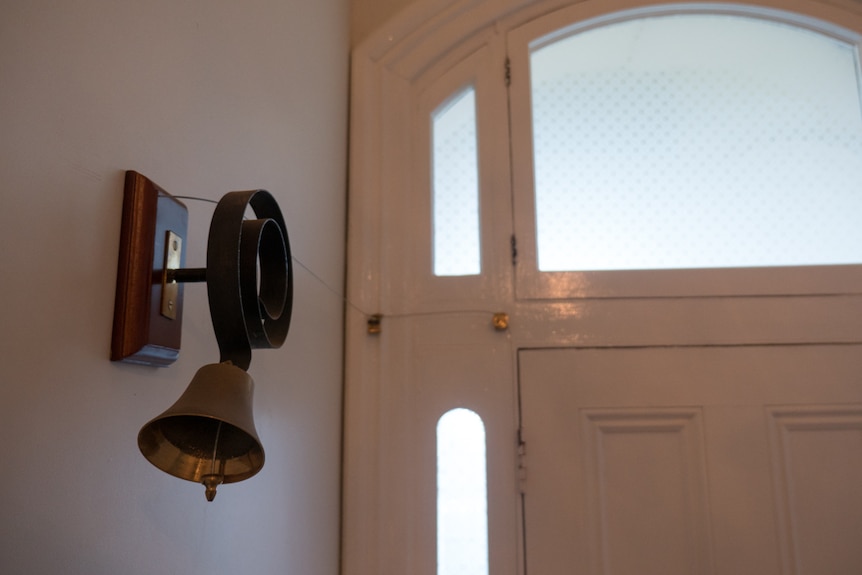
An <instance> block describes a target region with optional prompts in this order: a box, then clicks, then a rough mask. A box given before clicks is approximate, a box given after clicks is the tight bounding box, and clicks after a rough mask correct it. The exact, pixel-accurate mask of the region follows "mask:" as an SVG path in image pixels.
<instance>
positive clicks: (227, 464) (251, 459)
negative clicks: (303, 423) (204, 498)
mask: <svg viewBox="0 0 862 575" xmlns="http://www.w3.org/2000/svg"><path fill="white" fill-rule="evenodd" d="M253 394H254V381H252V379H251V377H250V376H249V375H248V373H246V372H245V370H242V369H240V368H238V367H236V366H235V365H232V364H230V363H218V364H210V365H205V366H203V367H202V368H200V369H199V370H198V372H197V373H196V374H195V376H194V378H192V381H191V383H190V384H189V386H188V388H187V389H186V391H185V392H184V393H183V394H182V395H181V396H180V398H179V399H178V400H177V401H176V403H174V404H173V405H172V406H171V407H169V408H168V409H167V410H166V411H165V412H164V413H162V414H161V415H159V416H158V417H156V418H154V419H152V420H151V421H150V422H149V423H147V424H146V425H144V427H142V428H141V431H140V433H138V447H139V448H140V450H141V453H142V454H143V455H144V457H146V458H147V460H148V461H149V462H150V463H152V464H153V465H155V466H156V467H158V468H159V469H161V470H162V471H164V472H165V473H169V474H170V475H173V476H174V477H179V478H180V479H186V480H188V481H194V482H195V483H201V482H202V481H203V478H204V477H205V476H219V477H221V478H222V480H221V481H220V482H221V483H235V482H237V481H242V480H244V479H248V478H249V477H251V476H253V475H255V474H256V473H257V472H258V471H260V470H261V468H262V467H263V462H264V452H263V445H262V444H261V442H260V439H259V438H258V436H257V430H256V429H255V426H254V418H253V414H252V403H253V401H252V400H253Z"/></svg>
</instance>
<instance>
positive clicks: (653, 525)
mask: <svg viewBox="0 0 862 575" xmlns="http://www.w3.org/2000/svg"><path fill="white" fill-rule="evenodd" d="M519 371H520V373H519V380H520V395H521V417H522V425H523V432H522V433H523V439H524V441H525V442H526V469H527V473H526V480H525V482H524V525H525V528H524V532H525V540H526V543H525V546H526V572H527V573H529V574H530V575H554V574H562V573H578V574H599V573H602V574H613V575H627V574H632V575H634V574H637V575H676V574H686V575H694V574H727V575H743V574H752V575H771V574H778V573H782V574H798V575H808V574H810V575H825V574H847V575H849V574H853V573H862V544H860V542H862V345H859V344H852V345H776V346H756V345H755V346H729V347H643V348H587V349H544V350H521V351H520V353H519Z"/></svg>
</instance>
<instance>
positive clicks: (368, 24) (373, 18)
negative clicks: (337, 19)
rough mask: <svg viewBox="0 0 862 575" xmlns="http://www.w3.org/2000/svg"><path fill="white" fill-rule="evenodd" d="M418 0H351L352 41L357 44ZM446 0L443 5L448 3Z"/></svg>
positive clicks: (352, 43) (353, 44)
mask: <svg viewBox="0 0 862 575" xmlns="http://www.w3.org/2000/svg"><path fill="white" fill-rule="evenodd" d="M416 1H417V0H351V2H350V6H351V8H350V43H351V45H352V46H357V45H358V44H359V43H360V42H362V41H363V40H365V39H366V38H367V37H368V36H370V35H371V34H372V33H373V32H376V31H377V30H378V29H379V28H381V27H383V26H384V25H385V23H386V22H387V21H388V20H389V19H390V18H392V17H393V16H395V15H396V14H398V13H399V12H400V11H401V10H403V9H404V8H405V7H407V6H408V5H410V4H413V3H415V2H416ZM448 3H449V2H448V1H446V0H444V1H443V2H442V3H441V5H445V4H448Z"/></svg>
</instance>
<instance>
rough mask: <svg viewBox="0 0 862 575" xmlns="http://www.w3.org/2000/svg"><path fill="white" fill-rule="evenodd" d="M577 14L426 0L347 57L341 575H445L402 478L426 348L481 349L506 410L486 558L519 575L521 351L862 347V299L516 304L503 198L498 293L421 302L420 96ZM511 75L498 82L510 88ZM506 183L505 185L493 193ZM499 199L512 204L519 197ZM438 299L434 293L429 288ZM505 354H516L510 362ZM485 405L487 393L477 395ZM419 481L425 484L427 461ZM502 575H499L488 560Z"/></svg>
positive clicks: (829, 7) (550, 0) (599, 3)
mask: <svg viewBox="0 0 862 575" xmlns="http://www.w3.org/2000/svg"><path fill="white" fill-rule="evenodd" d="M570 4H572V2H571V0H543V1H538V2H537V1H530V0H417V1H416V2H414V3H412V4H410V5H409V6H407V8H406V9H405V10H404V11H403V12H402V13H401V14H399V15H398V16H396V18H394V19H393V20H392V21H390V22H388V23H387V24H386V25H385V26H384V27H382V28H381V29H380V30H378V31H377V32H376V33H374V34H372V35H371V36H370V37H369V38H368V39H367V40H366V41H365V42H363V43H362V44H361V45H360V46H359V47H357V48H356V50H355V51H354V52H353V54H352V78H351V84H352V90H351V136H350V157H351V162H350V165H351V167H350V179H349V188H350V190H349V221H348V262H347V265H348V274H347V278H348V279H347V286H346V294H347V295H346V297H347V301H348V302H349V303H348V304H347V305H346V306H345V310H346V327H345V329H346V333H345V399H344V413H345V422H344V465H343V469H344V471H343V473H344V475H343V523H342V525H343V527H342V572H343V573H344V574H345V575H358V574H369V575H372V574H373V575H381V574H386V573H392V574H396V573H398V574H400V573H405V572H413V573H429V574H431V573H434V570H433V565H432V566H431V568H430V570H429V569H428V568H427V566H425V565H422V566H420V568H417V564H418V563H419V562H425V561H427V560H428V557H429V554H428V552H427V549H425V548H424V547H423V545H424V544H423V543H421V540H422V539H423V538H427V537H429V536H431V537H433V535H432V533H433V532H431V533H429V532H428V525H427V522H426V523H424V524H422V525H419V526H417V525H415V524H414V522H413V515H411V514H416V513H419V514H424V513H427V507H423V508H421V509H418V508H416V507H414V506H413V504H412V503H411V501H412V500H413V496H414V495H415V492H414V491H413V490H412V489H413V488H411V487H410V486H408V485H406V484H405V478H408V479H409V478H410V477H411V475H410V473H409V468H411V467H412V466H414V464H415V463H416V462H417V457H419V455H417V453H416V446H417V445H419V444H421V441H423V440H422V439H421V437H417V436H416V435H415V433H414V431H415V427H414V426H415V417H414V416H413V415H412V412H411V410H415V409H421V408H423V404H422V403H421V401H422V399H423V397H424V396H422V395H421V394H420V393H419V392H417V390H416V389H414V388H413V387H411V386H410V385H409V382H410V379H411V378H412V377H415V376H416V373H417V370H418V369H420V368H421V367H422V366H423V365H424V364H422V363H421V362H417V361H416V359H415V357H416V356H415V349H416V346H424V347H425V348H426V349H429V350H431V351H429V352H428V353H427V354H426V356H425V357H426V358H428V357H430V358H432V359H431V360H429V361H434V362H445V359H441V356H439V355H435V354H437V352H438V351H440V350H444V349H446V347H447V346H450V347H451V348H453V349H454V348H458V347H461V346H473V349H475V350H477V354H476V357H477V360H476V364H475V366H478V367H477V369H482V368H483V367H487V368H488V369H489V371H488V372H487V374H488V375H487V376H486V377H479V378H477V379H475V380H472V381H470V382H468V383H466V384H465V385H466V386H467V387H469V388H470V389H471V390H478V389H482V388H484V389H497V391H498V396H499V398H502V399H499V400H495V401H497V402H496V405H497V406H498V409H500V410H502V411H505V412H506V413H504V416H505V417H509V418H510V423H509V425H508V427H505V426H503V427H500V433H501V434H502V435H503V437H501V438H499V441H500V445H502V446H507V447H505V449H509V448H511V453H510V454H509V455H507V456H506V457H505V458H501V459H500V460H499V461H498V463H497V465H499V466H500V469H502V470H503V472H504V473H507V474H508V479H506V481H507V483H506V486H505V489H504V490H506V491H507V493H508V494H507V495H506V496H507V497H510V498H511V503H510V504H504V505H506V509H505V510H503V512H502V513H503V517H502V519H501V520H500V522H499V525H500V526H501V527H500V530H501V532H505V533H504V534H502V535H499V536H498V537H497V543H495V542H493V541H492V542H491V545H492V547H494V546H495V545H497V546H500V547H504V546H505V545H508V544H510V543H511V544H513V545H512V547H511V549H505V550H503V551H500V553H499V554H497V555H495V556H496V557H497V559H495V561H497V562H498V564H501V563H503V562H505V561H506V560H507V559H506V558H508V559H510V560H511V563H512V568H511V570H510V569H509V568H508V567H507V568H505V570H504V571H500V572H504V573H513V574H514V573H520V572H521V571H522V562H523V561H522V557H521V552H520V549H519V544H518V541H520V540H522V538H521V525H520V510H519V508H520V504H519V501H518V500H517V497H518V494H517V474H518V470H517V466H518V460H517V448H518V438H517V427H518V422H517V407H516V402H517V381H516V377H517V375H516V374H517V352H518V350H519V349H528V348H535V347H559V346H662V345H678V344H679V343H680V342H688V343H690V344H695V345H726V344H742V345H745V344H764V343H775V344H793V343H802V342H824V343H825V342H830V343H832V342H836V343H841V342H859V341H862V328H860V326H862V296H860V295H858V294H834V295H828V294H825V295H817V296H803V295H787V296H781V297H775V298H763V297H708V298H686V297H670V298H656V299H648V300H645V299H639V298H622V299H591V298H583V299H577V300H527V299H521V300H519V299H516V298H515V294H514V278H513V275H514V272H513V269H512V266H511V265H506V264H505V262H507V260H508V254H507V250H508V239H509V234H510V233H511V231H512V228H511V221H512V219H511V213H510V212H507V210H511V209H512V208H511V206H510V205H509V207H507V202H508V199H507V200H506V201H504V202H501V203H499V204H496V205H495V207H494V218H495V220H494V221H495V224H494V225H495V226H496V227H495V228H494V237H495V238H496V240H497V241H502V242H504V243H505V244H506V245H505V247H504V248H498V251H497V252H495V255H494V256H492V258H491V259H492V261H494V262H496V263H495V264H494V265H495V266H496V267H499V268H501V269H497V270H495V271H493V272H492V273H493V274H495V276H494V278H493V281H491V283H490V285H491V293H490V295H487V294H484V295H476V294H473V295H471V294H469V293H468V294H461V295H459V292H458V290H453V293H454V294H455V297H454V298H451V297H447V298H436V299H435V298H434V297H428V298H426V297H424V296H423V297H419V298H417V297H416V296H415V289H416V278H415V277H413V276H412V275H411V274H405V272H404V270H405V269H411V267H410V266H411V264H410V262H411V260H412V258H413V256H414V254H412V253H411V252H410V250H409V249H408V247H407V246H408V245H409V242H404V241H402V239H403V238H405V237H409V235H410V233H411V231H412V228H411V226H410V223H409V221H408V220H407V219H406V218H399V217H398V214H403V213H404V212H405V210H407V209H409V207H410V204H409V202H408V201H406V200H405V198H404V197H403V191H404V190H406V189H410V186H411V185H413V178H412V176H413V175H414V174H413V173H412V171H413V169H414V158H413V156H411V153H412V152H411V150H413V147H412V143H411V137H412V135H413V134H412V127H411V122H413V118H414V114H415V93H416V92H415V88H416V83H417V82H419V81H420V80H421V78H422V77H423V74H426V73H427V72H428V71H429V70H434V69H441V70H442V69H446V68H447V67H451V66H452V65H454V64H455V63H456V62H458V61H460V60H462V59H463V58H464V57H465V56H466V55H468V54H471V53H473V52H475V51H476V50H477V49H479V48H481V47H482V46H492V47H491V48H490V50H491V58H492V60H493V61H500V62H501V64H502V62H503V61H504V60H505V48H503V51H502V52H501V51H500V49H499V46H504V45H505V34H506V33H507V32H508V31H509V30H512V29H514V28H515V27H517V26H519V25H521V24H524V23H526V22H529V21H531V20H534V19H536V18H539V17H540V16H543V15H545V14H548V13H551V12H553V11H556V10H558V9H561V8H564V7H565V6H568V5H570ZM583 4H589V5H591V6H594V7H595V8H596V10H601V11H604V12H613V11H617V10H622V9H629V8H635V7H639V6H649V5H652V4H654V3H652V2H643V1H639V0H586V1H585V2H583ZM758 5H760V6H763V7H765V8H775V9H781V10H792V11H794V12H797V13H800V14H804V15H809V16H812V17H817V18H821V19H826V20H830V21H833V22H846V21H847V20H848V19H850V18H852V19H855V20H857V21H862V6H859V5H858V4H856V3H853V2H851V1H850V0H830V2H828V3H827V2H825V0H824V1H819V0H789V1H779V0H767V1H765V2H758ZM860 29H862V26H860ZM494 46H497V47H496V48H495V47H494ZM500 72H501V73H500V75H499V81H500V83H501V84H502V83H503V82H504V78H505V77H504V75H503V73H502V70H501V71H500ZM501 92H504V90H503V89H502V88H501ZM500 129H503V127H500ZM495 186H498V187H501V188H502V187H507V186H508V184H507V182H505V181H498V182H495ZM503 195H504V197H510V194H509V192H508V190H504V192H503ZM501 262H502V263H501ZM423 289H424V288H423ZM421 291H422V290H420V292H421ZM428 293H429V294H431V295H432V296H433V293H434V291H433V290H431V291H429V292H428ZM495 312H505V313H506V314H507V315H508V329H505V330H502V331H497V330H495V329H494V328H493V324H492V318H493V316H494V313H495ZM376 314H381V315H382V319H379V318H376V317H375V315H376ZM375 326H379V327H380V329H381V331H380V332H379V333H371V332H373V331H375V330H376V327H375ZM372 328H374V329H372ZM504 355H506V356H508V357H501V356H504ZM441 393H442V392H441ZM446 393H449V392H446ZM452 393H454V392H452ZM471 393H472V392H471ZM475 396H476V397H477V398H479V397H482V394H481V393H479V392H478V391H476V392H475ZM476 401H479V402H481V401H482V400H480V399H477V400H476ZM490 403H493V401H492V402H490ZM490 403H489V404H490ZM479 409H481V407H480V408H479ZM426 447H427V446H426ZM420 463H421V462H420ZM423 465H425V466H426V467H423ZM489 466H490V462H489ZM405 469H408V471H405ZM416 469H426V471H427V460H426V463H424V464H422V465H419V466H417V467H416ZM489 470H490V467H489ZM432 482H433V479H432ZM423 489H424V491H422V490H423ZM428 489H429V488H428V485H427V484H425V485H424V486H423V487H421V488H420V491H422V492H423V493H425V495H423V497H427V496H428ZM432 495H433V493H432ZM417 542H418V543H417ZM492 553H497V552H496V551H493V552H492ZM491 569H492V571H494V572H495V573H496V572H498V571H495V564H494V563H493V562H492V567H491Z"/></svg>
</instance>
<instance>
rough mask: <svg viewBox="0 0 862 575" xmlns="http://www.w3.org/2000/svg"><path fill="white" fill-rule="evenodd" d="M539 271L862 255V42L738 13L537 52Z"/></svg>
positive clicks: (588, 34)
mask: <svg viewBox="0 0 862 575" xmlns="http://www.w3.org/2000/svg"><path fill="white" fill-rule="evenodd" d="M531 82H532V102H533V110H532V112H533V130H534V153H535V193H536V226H537V250H538V265H539V269H540V270H542V271H565V270H613V269H668V268H720V267H760V266H789V265H813V264H849V263H860V262H862V225H860V221H862V119H860V97H859V84H858V80H857V62H856V49H855V47H854V46H851V45H849V44H846V43H844V42H841V41H838V40H836V39H834V38H831V37H827V36H825V35H821V34H819V33H815V32H812V31H809V30H806V29H802V28H796V27H793V26H790V25H785V24H779V23H775V22H770V21H767V20H760V19H754V18H745V17H740V16H723V15H705V14H697V15H696V14H690V15H677V16H659V17H651V18H642V19H639V20H632V21H626V22H621V23H616V24H611V25H608V26H604V27H601V28H595V29H592V30H588V31H585V32H581V33H578V34H575V35H573V36H570V37H568V38H565V39H563V40H561V41H558V42H556V43H553V44H550V45H547V46H545V47H543V48H540V49H538V50H535V51H534V52H533V53H532V55H531Z"/></svg>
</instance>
